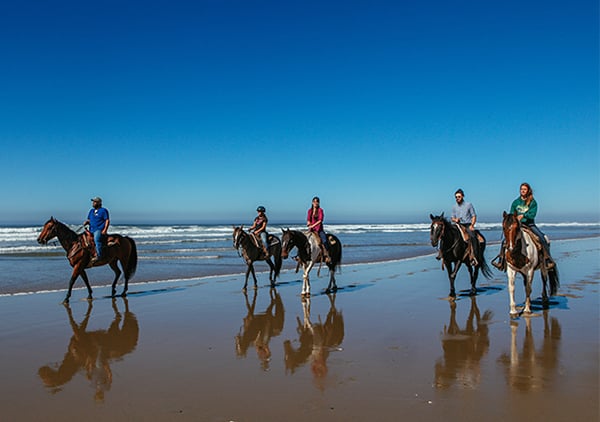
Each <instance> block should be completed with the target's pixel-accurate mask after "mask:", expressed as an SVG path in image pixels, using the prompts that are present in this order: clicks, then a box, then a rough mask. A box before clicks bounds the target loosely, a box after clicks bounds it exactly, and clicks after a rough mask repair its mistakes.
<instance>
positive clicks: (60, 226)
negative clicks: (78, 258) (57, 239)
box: [48, 217, 79, 241]
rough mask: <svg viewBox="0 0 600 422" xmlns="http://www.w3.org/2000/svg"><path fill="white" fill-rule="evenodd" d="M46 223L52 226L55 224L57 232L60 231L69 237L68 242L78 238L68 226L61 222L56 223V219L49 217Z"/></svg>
mask: <svg viewBox="0 0 600 422" xmlns="http://www.w3.org/2000/svg"><path fill="white" fill-rule="evenodd" d="M48 221H52V222H53V223H54V224H56V226H57V230H61V231H62V232H63V233H65V234H66V235H67V236H68V237H69V240H72V241H75V240H76V239H77V238H78V237H79V235H78V234H77V233H76V232H75V231H74V230H71V229H70V228H69V226H67V225H66V224H65V223H63V222H61V221H58V220H57V219H56V218H54V217H50V220H48Z"/></svg>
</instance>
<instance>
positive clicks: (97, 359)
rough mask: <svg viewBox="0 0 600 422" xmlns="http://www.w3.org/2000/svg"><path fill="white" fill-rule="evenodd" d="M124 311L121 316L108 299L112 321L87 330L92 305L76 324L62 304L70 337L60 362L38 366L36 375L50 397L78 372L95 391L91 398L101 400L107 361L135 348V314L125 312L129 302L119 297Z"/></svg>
mask: <svg viewBox="0 0 600 422" xmlns="http://www.w3.org/2000/svg"><path fill="white" fill-rule="evenodd" d="M122 300H123V303H124V304H125V312H124V314H123V315H122V314H121V312H119V309H118V307H117V300H116V299H113V300H112V308H113V311H114V320H113V322H112V323H111V324H110V326H109V328H108V329H107V330H95V331H88V330H87V326H88V323H89V321H90V316H91V313H92V302H91V301H89V302H88V308H87V312H86V314H85V317H84V318H83V321H82V322H81V323H80V324H78V323H77V322H76V321H75V319H74V318H73V313H72V311H71V307H70V306H69V305H68V304H65V309H66V310H67V315H68V317H69V323H70V324H71V329H72V330H73V336H72V337H71V341H70V342H69V345H68V347H67V352H66V353H65V356H64V358H63V360H62V362H61V363H56V364H52V365H46V366H42V367H41V368H40V369H39V370H38V375H39V376H40V378H41V380H42V381H43V383H44V385H45V386H46V387H48V388H49V389H50V391H51V392H52V393H53V394H54V393H57V392H59V391H61V390H62V387H63V386H64V385H65V384H67V383H68V382H69V381H71V379H73V377H74V376H75V374H77V373H78V372H79V371H82V372H83V373H84V374H85V377H86V378H87V380H88V381H89V382H90V383H91V385H92V387H93V388H94V390H95V393H94V399H95V400H96V401H99V402H102V401H104V395H105V393H106V392H107V391H109V390H110V388H111V385H112V370H111V368H110V364H111V362H113V361H115V360H118V359H121V358H122V357H123V356H125V355H126V354H128V353H131V352H133V350H135V348H136V346H137V342H138V336H139V326H138V322H137V319H136V317H135V315H134V314H133V313H132V312H131V311H130V310H129V302H128V300H127V299H126V298H123V299H122Z"/></svg>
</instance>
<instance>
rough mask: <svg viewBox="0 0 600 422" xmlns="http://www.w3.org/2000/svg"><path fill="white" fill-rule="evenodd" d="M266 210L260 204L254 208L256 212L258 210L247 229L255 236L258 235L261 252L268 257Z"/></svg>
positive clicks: (267, 220)
mask: <svg viewBox="0 0 600 422" xmlns="http://www.w3.org/2000/svg"><path fill="white" fill-rule="evenodd" d="M266 211H267V210H266V209H265V207H263V206H262V205H260V206H259V207H258V208H256V212H258V215H257V216H256V218H255V219H254V223H252V226H251V227H250V228H249V229H248V231H249V232H250V233H253V234H254V235H255V236H260V239H261V241H262V248H263V252H264V254H265V256H266V257H268V256H269V244H268V243H267V223H268V222H269V219H268V218H267V215H266V214H265V212H266Z"/></svg>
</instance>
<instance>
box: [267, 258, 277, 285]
mask: <svg viewBox="0 0 600 422" xmlns="http://www.w3.org/2000/svg"><path fill="white" fill-rule="evenodd" d="M265 261H267V264H269V268H270V269H271V271H269V281H270V282H271V287H275V276H274V274H275V265H274V264H273V263H272V262H271V258H267V259H266V260H265Z"/></svg>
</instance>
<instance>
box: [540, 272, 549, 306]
mask: <svg viewBox="0 0 600 422" xmlns="http://www.w3.org/2000/svg"><path fill="white" fill-rule="evenodd" d="M540 274H541V275H542V307H543V308H544V309H548V306H549V303H550V301H549V300H548V291H547V289H546V283H548V274H547V273H546V272H545V271H544V270H540Z"/></svg>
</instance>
